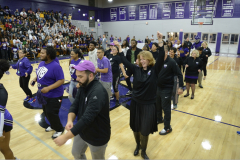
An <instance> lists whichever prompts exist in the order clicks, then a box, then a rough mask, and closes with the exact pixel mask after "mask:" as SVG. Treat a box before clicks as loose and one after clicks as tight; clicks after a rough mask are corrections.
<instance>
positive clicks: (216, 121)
mask: <svg viewBox="0 0 240 160" xmlns="http://www.w3.org/2000/svg"><path fill="white" fill-rule="evenodd" d="M172 110H173V111H177V112H180V113H184V114H188V115H191V116H194V117H198V118H203V119H206V120H210V121H214V122H217V123H221V124H226V125H229V126H232V127H236V128H240V126H236V125H233V124H230V123H225V122H220V121H216V120H214V119H211V118H207V117H203V116H199V115H196V114H192V113H188V112H184V111H180V110H177V109H172Z"/></svg>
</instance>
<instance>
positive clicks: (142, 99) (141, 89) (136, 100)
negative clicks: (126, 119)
mask: <svg viewBox="0 0 240 160" xmlns="http://www.w3.org/2000/svg"><path fill="white" fill-rule="evenodd" d="M157 34H158V41H159V47H160V48H159V56H158V59H157V62H156V63H155V59H154V58H153V56H152V53H151V52H149V51H142V52H140V53H139V54H138V56H137V59H138V61H139V67H138V66H137V65H135V64H132V63H131V62H129V61H128V60H127V59H126V57H125V56H124V54H123V53H121V52H122V48H121V46H120V44H119V43H118V42H116V41H114V44H115V45H116V46H117V47H118V48H119V52H120V57H121V61H122V63H123V64H124V66H126V67H127V68H128V69H129V70H130V72H131V73H132V74H133V77H134V79H133V92H132V101H131V104H130V127H131V129H132V131H133V134H134V137H135V141H136V143H137V146H136V149H135V151H134V156H137V155H138V154H139V150H140V149H142V152H141V156H142V158H144V159H149V158H148V156H147V153H146V150H147V144H148V137H149V134H150V133H151V134H153V133H154V132H156V131H157V130H158V128H157V114H156V105H155V103H156V92H157V78H158V74H159V72H160V70H161V68H162V66H163V62H164V56H165V54H167V53H165V54H164V49H163V43H162V34H161V33H159V32H158V33H157Z"/></svg>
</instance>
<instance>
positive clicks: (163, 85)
mask: <svg viewBox="0 0 240 160" xmlns="http://www.w3.org/2000/svg"><path fill="white" fill-rule="evenodd" d="M174 76H177V77H178V79H179V89H178V94H179V95H180V94H182V93H183V89H182V87H183V76H182V73H181V71H180V69H179V67H178V64H177V63H176V62H175V61H174V60H173V59H172V58H171V57H169V56H168V55H167V54H166V55H165V61H164V65H163V67H162V69H161V71H160V73H159V75H158V80H157V85H158V90H157V98H156V99H157V102H156V107H157V114H158V123H162V121H163V118H162V110H163V111H164V129H163V130H162V131H161V132H159V134H160V135H166V134H168V133H170V132H171V131H172V128H171V126H170V121H171V98H172V92H173V86H174Z"/></svg>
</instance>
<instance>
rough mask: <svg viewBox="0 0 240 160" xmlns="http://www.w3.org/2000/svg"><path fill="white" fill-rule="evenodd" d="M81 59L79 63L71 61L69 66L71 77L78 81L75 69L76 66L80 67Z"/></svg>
mask: <svg viewBox="0 0 240 160" xmlns="http://www.w3.org/2000/svg"><path fill="white" fill-rule="evenodd" d="M80 61H81V59H80V58H79V59H78V60H77V61H74V59H73V60H71V63H70V66H69V71H70V75H71V77H72V78H73V79H77V76H76V69H75V68H73V67H74V66H76V65H78V64H79V63H80Z"/></svg>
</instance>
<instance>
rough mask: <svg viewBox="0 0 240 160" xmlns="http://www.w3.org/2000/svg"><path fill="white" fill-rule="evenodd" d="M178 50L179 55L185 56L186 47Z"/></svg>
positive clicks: (187, 50)
mask: <svg viewBox="0 0 240 160" xmlns="http://www.w3.org/2000/svg"><path fill="white" fill-rule="evenodd" d="M179 52H180V57H186V56H185V54H187V53H188V52H189V49H188V48H183V47H181V48H179Z"/></svg>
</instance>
